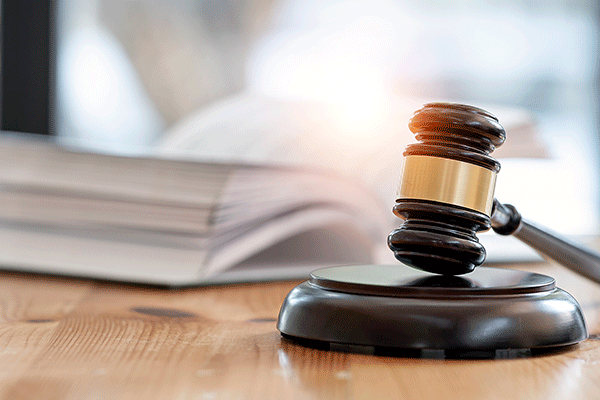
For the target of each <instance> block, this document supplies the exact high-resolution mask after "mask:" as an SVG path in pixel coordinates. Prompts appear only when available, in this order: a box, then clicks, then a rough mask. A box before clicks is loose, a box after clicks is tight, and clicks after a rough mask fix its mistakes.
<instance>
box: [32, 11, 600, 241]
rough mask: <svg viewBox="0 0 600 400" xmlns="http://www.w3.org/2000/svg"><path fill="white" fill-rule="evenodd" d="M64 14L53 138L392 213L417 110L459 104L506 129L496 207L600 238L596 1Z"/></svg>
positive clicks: (58, 14)
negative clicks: (284, 181) (337, 182)
mask: <svg viewBox="0 0 600 400" xmlns="http://www.w3.org/2000/svg"><path fill="white" fill-rule="evenodd" d="M29 3H30V4H29V7H33V6H34V3H35V2H29ZM53 7H54V8H55V14H54V15H55V20H54V22H55V27H54V29H55V36H54V42H53V43H54V48H53V54H54V59H53V68H52V74H51V78H52V80H53V83H52V116H51V118H52V123H51V130H52V133H53V134H54V135H56V136H57V137H59V138H60V140H62V141H63V142H64V143H66V144H68V145H73V146H80V147H86V148H91V149H94V150H95V151H100V152H116V153H119V154H140V153H143V154H148V153H150V154H153V155H155V156H157V157H178V158H186V159H189V158H197V159H203V160H204V159H209V160H217V161H230V160H236V161H244V162H261V163H262V162H267V163H277V164H294V165H316V166H318V167H322V168H325V169H327V168H330V169H335V170H337V171H339V172H342V173H345V174H348V175H352V176H355V177H357V178H359V179H361V180H363V181H364V182H365V183H366V184H367V185H370V186H372V187H373V188H374V189H375V190H376V191H378V193H379V194H380V196H381V197H382V199H384V200H385V201H387V203H389V204H390V205H391V203H392V202H393V196H394V191H395V185H396V183H397V179H398V177H399V168H400V158H401V153H402V148H403V146H404V145H406V144H407V143H409V142H411V141H413V140H414V139H413V137H412V135H411V134H410V132H409V131H408V129H407V122H408V119H409V118H410V115H411V113H412V112H414V111H415V110H416V109H418V108H420V106H421V104H422V103H424V102H430V101H457V102H464V103H467V104H472V105H476V106H479V107H482V108H485V109H487V110H489V111H490V112H492V113H493V114H495V115H497V116H498V118H499V119H500V122H501V123H502V124H503V125H504V126H505V128H506V129H507V134H508V141H507V144H506V145H505V146H504V148H501V149H500V150H498V152H497V154H496V155H497V157H499V158H500V161H501V163H502V166H503V170H502V172H501V174H500V176H499V179H498V187H497V192H496V194H497V197H498V198H499V199H500V200H501V201H504V202H512V203H513V204H515V205H516V206H517V207H518V208H519V210H520V211H521V212H522V214H524V215H526V216H528V217H529V218H530V219H533V220H537V221H540V222H542V223H543V224H545V225H547V226H550V227H551V228H554V229H555V230H559V231H562V232H565V233H568V234H590V233H598V231H599V229H598V227H599V226H600V225H599V221H600V218H598V216H599V214H600V213H599V211H600V197H599V195H598V184H599V183H600V178H599V174H598V172H599V165H600V163H599V154H600V153H599V150H600V147H599V141H598V122H599V121H600V117H599V112H598V111H599V110H598V108H599V103H598V94H599V90H600V89H599V85H598V71H599V62H598V61H599V56H598V45H599V41H598V33H599V29H600V11H599V7H598V3H597V2H596V1H592V0H544V1H542V0H512V1H492V0H489V1H480V0H430V1H426V2H423V1H416V0H327V1H325V0H169V1H167V0H132V1H120V0H56V2H55V4H53ZM390 215H391V214H390Z"/></svg>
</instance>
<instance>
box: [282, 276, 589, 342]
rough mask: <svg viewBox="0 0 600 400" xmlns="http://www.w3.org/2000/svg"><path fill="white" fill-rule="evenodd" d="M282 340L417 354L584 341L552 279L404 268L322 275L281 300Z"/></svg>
mask: <svg viewBox="0 0 600 400" xmlns="http://www.w3.org/2000/svg"><path fill="white" fill-rule="evenodd" d="M277 328H278V329H279V331H280V332H281V333H282V335H283V336H284V337H287V338H290V339H293V340H297V341H299V342H300V343H302V342H303V341H304V342H307V341H309V342H323V343H329V344H345V345H358V346H375V347H381V348H398V349H415V350H426V349H432V350H461V351H471V350H501V349H548V348H553V347H559V346H567V345H571V344H575V343H578V342H580V341H582V340H584V339H586V338H587V330H586V326H585V321H584V318H583V314H582V311H581V308H580V306H579V304H578V303H577V301H576V300H575V299H574V298H573V297H572V296H571V295H570V294H569V293H567V292H566V291H564V290H562V289H560V288H557V287H556V286H555V281H554V279H553V278H551V277H549V276H546V275H541V274H536V273H529V272H523V271H515V270H509V269H498V268H488V267H480V268H477V269H476V270H475V271H474V272H472V273H470V274H468V275H465V276H462V277H457V276H442V275H434V274H430V273H427V272H423V271H418V270H414V269H411V268H407V267H405V266H402V265H356V266H340V267H329V268H324V269H319V270H316V271H314V272H312V273H311V275H310V279H309V280H308V281H306V282H304V283H302V284H300V285H298V286H296V287H295V288H294V289H293V290H292V291H291V292H290V293H289V294H288V296H287V298H286V299H285V301H284V303H283V305H282V307H281V311H280V314H279V319H278V322H277Z"/></svg>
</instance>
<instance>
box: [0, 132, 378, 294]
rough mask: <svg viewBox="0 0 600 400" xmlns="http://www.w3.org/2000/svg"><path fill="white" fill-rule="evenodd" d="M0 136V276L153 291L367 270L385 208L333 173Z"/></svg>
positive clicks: (364, 191)
mask: <svg viewBox="0 0 600 400" xmlns="http://www.w3.org/2000/svg"><path fill="white" fill-rule="evenodd" d="M0 139H1V140H0V188H1V189H0V263H1V265H2V266H3V267H4V268H16V269H19V270H26V271H37V272H44V273H58V274H72V275H77V276H87V277H94V278H106V279H115V280H124V281H135V282H146V283H155V284H165V285H186V284H198V283H203V282H224V281H239V280H257V279H263V280H265V279H275V278H290V277H300V276H306V273H307V272H308V271H309V270H312V269H314V268H315V266H318V265H321V264H323V265H325V264H327V265H331V264H343V263H353V262H369V261H371V260H372V256H373V251H374V247H373V246H374V244H375V243H380V242H382V241H385V236H383V237H381V235H382V234H384V235H385V232H386V229H385V228H384V226H385V222H384V221H385V220H386V217H385V216H384V215H383V214H384V212H385V210H386V209H389V207H385V206H383V205H382V204H381V203H380V201H379V200H378V199H377V198H376V197H375V196H373V195H372V194H371V193H370V192H369V191H367V190H366V189H365V188H364V187H362V186H361V185H360V184H358V183H356V182H353V181H351V180H349V179H347V178H342V177H340V176H336V175H335V174H333V173H323V172H319V171H317V170H315V169H301V168H293V167H275V166H261V165H258V164H254V165H251V164H234V163H214V162H190V161H177V160H168V159H164V158H163V159H161V158H157V157H123V156H115V155H103V154H97V153H91V152H84V151H75V150H69V149H67V148H64V147H62V146H57V145H56V143H54V142H53V141H48V140H42V139H40V140H35V141H32V140H30V139H29V140H24V139H23V138H21V137H18V136H10V135H6V134H4V135H2V136H1V137H0ZM386 228H387V227H386Z"/></svg>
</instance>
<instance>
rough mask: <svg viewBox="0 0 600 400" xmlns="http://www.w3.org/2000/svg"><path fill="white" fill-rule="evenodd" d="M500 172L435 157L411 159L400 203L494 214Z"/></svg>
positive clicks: (398, 195) (400, 187)
mask: <svg viewBox="0 0 600 400" xmlns="http://www.w3.org/2000/svg"><path fill="white" fill-rule="evenodd" d="M495 186H496V173H495V172H493V171H491V170H489V169H487V168H484V167H480V166H478V165H475V164H471V163H467V162H463V161H457V160H452V159H448V158H441V157H432V156H416V155H415V156H407V157H405V158H404V165H403V168H402V173H401V176H400V184H399V185H398V191H397V192H396V201H398V200H402V199H417V200H430V201H437V202H440V203H445V204H452V205H456V206H460V207H464V208H467V209H470V210H475V211H479V212H481V213H483V214H485V215H487V216H488V217H489V216H491V213H492V205H493V202H494V189H495Z"/></svg>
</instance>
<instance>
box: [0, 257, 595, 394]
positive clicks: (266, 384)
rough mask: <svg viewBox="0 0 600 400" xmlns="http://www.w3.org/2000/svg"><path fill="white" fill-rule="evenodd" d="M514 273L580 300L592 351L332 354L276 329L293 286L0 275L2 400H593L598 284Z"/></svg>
mask: <svg viewBox="0 0 600 400" xmlns="http://www.w3.org/2000/svg"><path fill="white" fill-rule="evenodd" d="M513 267H519V266H513ZM520 267H521V269H527V270H531V271H539V272H543V273H547V274H549V275H552V276H554V277H555V278H556V279H557V283H558V286H560V287H562V288H563V289H565V290H567V291H569V292H570V293H571V294H573V295H574V296H575V297H576V298H577V299H578V301H579V302H580V304H581V305H582V307H583V310H584V313H585V316H586V320H587V323H588V329H589V333H590V338H589V339H588V340H586V341H584V342H582V343H581V344H579V345H576V346H574V347H572V348H569V349H567V350H564V351H560V352H554V353H550V354H545V355H542V356H536V357H526V358H516V359H484V360H444V359H411V358H398V357H387V356H375V355H368V354H358V353H349V352H340V351H336V352H330V351H323V350H317V349H310V348H305V347H301V346H299V345H297V344H295V343H293V342H290V341H288V340H285V339H282V338H281V336H280V334H279V332H278V331H277V330H276V328H275V321H276V318H277V315H278V312H279V307H280V305H281V303H282V301H283V299H284V297H285V296H286V294H287V293H288V291H289V290H290V289H291V288H292V287H293V286H294V285H295V283H292V282H284V283H282V282H277V283H261V284H247V285H235V286H220V287H204V288H193V289H184V290H173V291H171V290H164V289H157V288H150V287H139V286H133V285H121V284H115V283H107V282H96V281H90V280H77V279H67V278H60V277H48V276H39V275H27V274H19V273H9V272H4V273H0V278H1V279H0V399H10V400H15V399H272V398H273V399H338V398H340V399H342V398H343V399H382V398H394V399H400V398H401V399H429V398H431V399H463V400H464V399H600V335H599V333H600V285H596V284H593V283H591V282H588V281H586V280H585V279H583V278H579V277H578V276H576V275H575V274H573V273H571V272H569V271H567V270H565V269H563V268H562V267H558V266H554V265H548V264H539V265H534V266H520Z"/></svg>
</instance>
